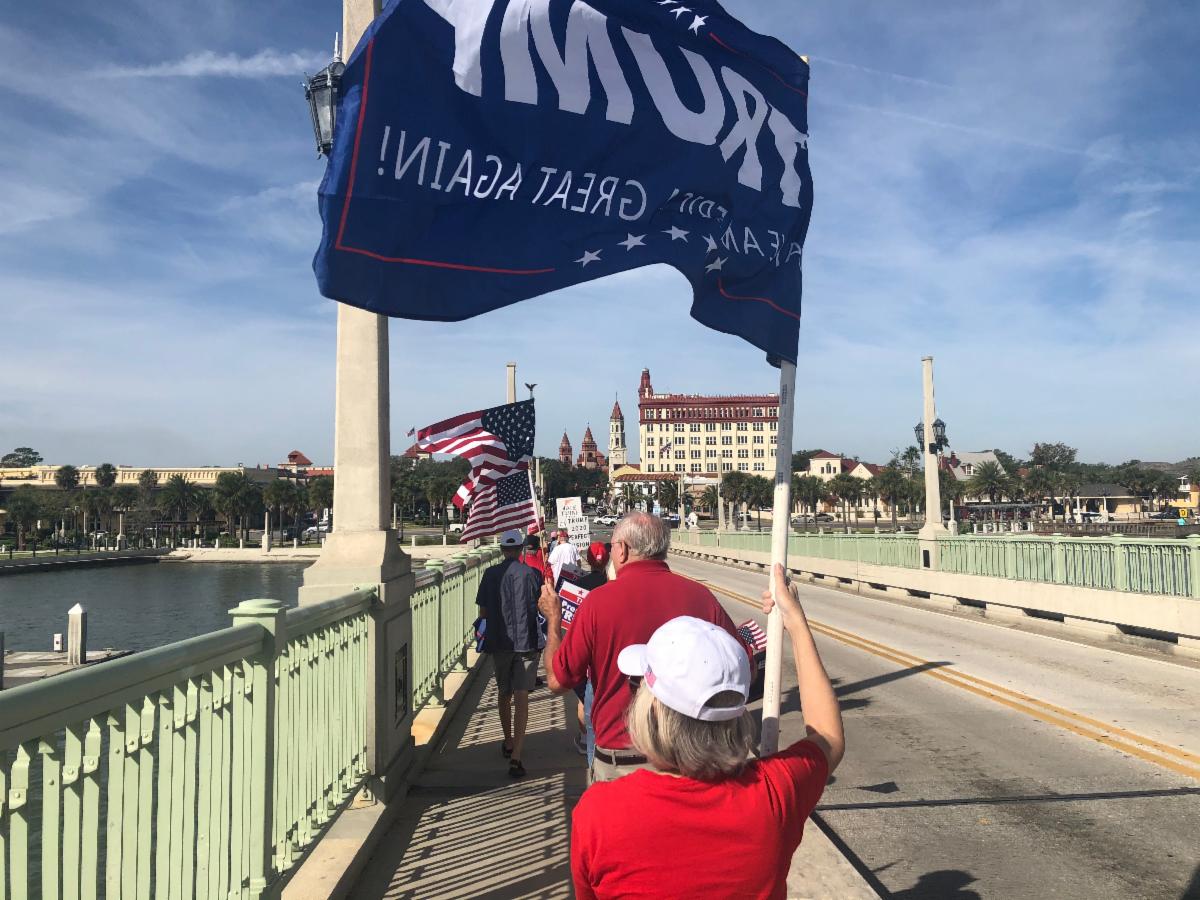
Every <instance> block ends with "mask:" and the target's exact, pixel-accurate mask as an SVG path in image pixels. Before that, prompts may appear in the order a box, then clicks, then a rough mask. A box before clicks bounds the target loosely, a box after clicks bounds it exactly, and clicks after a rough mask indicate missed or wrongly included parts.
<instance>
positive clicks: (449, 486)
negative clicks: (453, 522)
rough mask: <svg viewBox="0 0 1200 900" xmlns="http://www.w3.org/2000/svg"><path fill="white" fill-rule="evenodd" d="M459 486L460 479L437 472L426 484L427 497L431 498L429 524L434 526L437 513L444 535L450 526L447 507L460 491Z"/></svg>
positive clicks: (446, 473) (447, 473)
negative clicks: (434, 516)
mask: <svg viewBox="0 0 1200 900" xmlns="http://www.w3.org/2000/svg"><path fill="white" fill-rule="evenodd" d="M459 484H460V482H459V480H458V478H457V477H455V476H454V475H451V474H450V473H449V472H435V473H433V474H432V475H431V476H430V477H429V480H428V481H426V482H425V496H427V497H428V498H429V517H430V518H429V522H430V524H431V525H432V524H433V515H434V512H435V511H436V512H437V516H438V518H439V519H441V521H442V534H445V533H446V527H447V525H449V524H450V523H449V519H448V518H447V516H446V507H447V506H449V504H450V498H452V497H453V496H454V494H455V493H456V492H457V491H458V487H459Z"/></svg>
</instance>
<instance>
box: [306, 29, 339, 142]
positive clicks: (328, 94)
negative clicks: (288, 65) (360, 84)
mask: <svg viewBox="0 0 1200 900" xmlns="http://www.w3.org/2000/svg"><path fill="white" fill-rule="evenodd" d="M344 71H346V67H345V65H343V63H342V57H341V53H340V52H339V50H338V42H337V37H334V39H333V62H331V63H330V64H329V65H327V66H326V67H325V68H323V69H322V70H321V71H320V72H318V73H317V74H316V75H313V76H312V77H311V78H309V79H307V80H306V81H305V82H304V98H305V99H306V100H308V111H309V114H310V115H311V116H312V127H313V137H315V138H316V141H317V156H318V157H320V156H328V155H329V152H330V151H331V150H332V149H333V130H334V127H335V126H336V125H337V102H338V91H339V89H340V88H341V83H342V73H343V72H344Z"/></svg>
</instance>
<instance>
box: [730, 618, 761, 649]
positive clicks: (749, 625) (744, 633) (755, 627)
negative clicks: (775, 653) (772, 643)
mask: <svg viewBox="0 0 1200 900" xmlns="http://www.w3.org/2000/svg"><path fill="white" fill-rule="evenodd" d="M737 633H738V635H739V636H740V637H741V639H742V640H743V641H745V642H746V646H748V647H749V648H750V649H752V650H753V651H754V652H755V653H766V652H767V633H766V632H765V631H763V630H762V628H761V627H760V626H759V624H758V623H757V622H755V621H754V620H753V619H747V620H746V621H745V622H743V623H742V624H741V625H739V626H738V627H737Z"/></svg>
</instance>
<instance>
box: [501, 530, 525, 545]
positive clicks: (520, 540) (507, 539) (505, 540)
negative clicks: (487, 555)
mask: <svg viewBox="0 0 1200 900" xmlns="http://www.w3.org/2000/svg"><path fill="white" fill-rule="evenodd" d="M524 543H525V538H524V537H523V536H522V535H521V532H519V531H517V530H516V529H515V528H514V529H512V530H511V531H506V532H504V534H502V535H500V546H501V547H520V546H523V545H524Z"/></svg>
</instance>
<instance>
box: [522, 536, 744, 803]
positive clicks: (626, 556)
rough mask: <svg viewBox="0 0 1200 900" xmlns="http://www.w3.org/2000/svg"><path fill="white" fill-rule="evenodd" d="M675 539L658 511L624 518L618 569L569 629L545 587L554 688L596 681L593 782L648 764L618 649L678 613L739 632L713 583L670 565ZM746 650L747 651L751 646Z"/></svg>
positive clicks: (549, 675)
mask: <svg viewBox="0 0 1200 900" xmlns="http://www.w3.org/2000/svg"><path fill="white" fill-rule="evenodd" d="M670 542H671V531H670V526H669V525H667V523H666V522H665V521H663V519H661V518H660V517H658V516H653V515H650V514H649V513H645V512H632V513H629V514H628V515H626V516H625V517H624V518H623V519H621V521H620V523H619V524H618V525H617V527H616V529H615V530H614V531H613V539H612V562H613V565H614V567H615V568H616V573H617V577H616V579H615V580H614V581H610V582H608V583H607V584H604V585H601V586H600V587H598V588H596V589H595V590H594V591H592V592H591V593H590V594H588V597H587V601H586V602H585V603H584V604H583V605H582V606H580V607H579V610H578V612H577V613H576V614H575V621H574V622H573V623H572V625H571V627H570V629H569V630H568V632H567V634H566V636H565V637H562V636H561V633H560V628H559V623H560V620H561V618H562V608H561V604H560V603H559V599H558V595H557V594H556V593H555V592H554V591H553V590H550V589H549V588H546V589H544V590H543V591H542V596H541V599H540V600H539V601H538V605H539V608H540V609H541V610H542V615H544V616H545V617H546V618H547V620H548V622H549V628H548V637H547V641H546V652H545V662H546V683H547V685H548V686H549V687H550V690H552V691H554V692H555V693H558V694H561V693H565V692H566V691H569V690H571V689H572V688H574V687H575V686H576V685H577V684H582V683H583V682H584V681H585V680H587V679H588V678H589V677H590V680H591V683H592V690H593V694H594V696H593V700H592V728H593V730H594V732H595V736H596V750H595V757H594V759H593V760H592V764H591V766H590V768H589V773H588V777H589V780H590V781H593V782H595V781H611V780H612V779H614V778H620V777H621V776H622V775H627V774H628V773H630V772H632V771H634V770H635V769H639V768H644V767H645V766H646V765H647V761H646V756H645V754H643V753H642V752H641V751H639V750H636V749H633V748H632V747H631V744H630V740H629V733H628V731H626V728H625V710H626V708H627V707H628V706H629V703H630V701H631V700H632V699H633V694H632V693H631V692H630V690H629V681H628V679H627V678H626V676H625V675H623V674H622V673H621V671H620V669H619V668H618V667H617V655H618V654H619V653H620V652H621V651H622V650H623V649H624V648H626V647H628V646H630V645H631V644H644V643H646V641H648V640H650V635H652V634H654V632H655V631H656V630H657V629H658V627H659V626H660V625H662V624H664V623H665V622H668V621H670V620H671V619H674V618H676V617H677V616H693V617H695V618H697V619H703V620H704V621H706V622H712V623H713V624H715V625H719V626H720V627H721V628H723V629H724V630H725V631H727V632H729V634H730V635H731V636H733V637H735V638H736V635H737V632H736V630H735V629H734V624H733V621H732V620H731V619H730V618H729V615H728V614H727V613H726V612H725V610H724V609H723V608H722V607H721V604H720V603H718V602H717V598H716V597H714V596H713V594H712V591H710V590H709V589H708V588H706V587H705V586H704V585H702V584H699V583H698V582H696V581H693V580H692V579H690V578H685V577H683V576H682V575H676V574H675V573H673V572H672V571H671V570H670V569H669V568H668V567H667V563H666V558H667V549H668V547H669V546H670ZM746 654H747V659H749V651H748V650H747V651H746ZM589 673H590V676H589Z"/></svg>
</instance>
